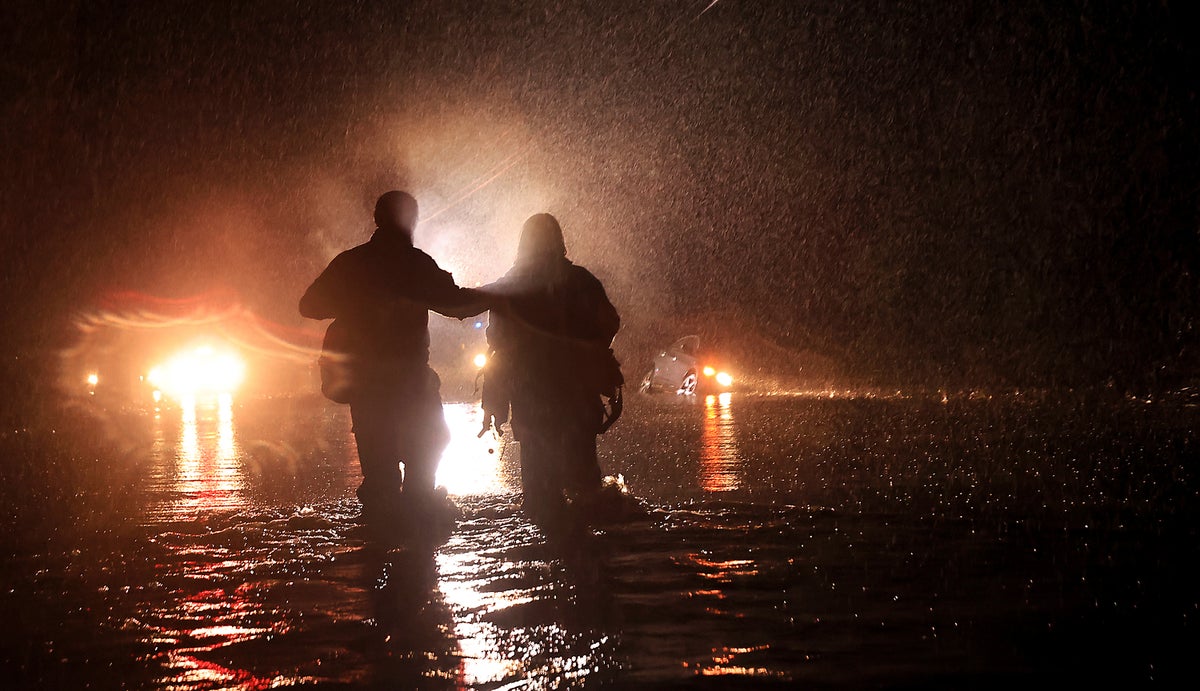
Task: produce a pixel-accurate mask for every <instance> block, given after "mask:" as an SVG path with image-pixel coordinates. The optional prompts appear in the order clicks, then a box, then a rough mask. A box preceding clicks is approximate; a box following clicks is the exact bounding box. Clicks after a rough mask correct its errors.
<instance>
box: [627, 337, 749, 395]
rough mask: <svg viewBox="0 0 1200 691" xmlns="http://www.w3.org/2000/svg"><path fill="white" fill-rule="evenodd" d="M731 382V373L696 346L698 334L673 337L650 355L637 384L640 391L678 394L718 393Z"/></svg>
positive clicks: (698, 340)
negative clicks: (675, 338)
mask: <svg viewBox="0 0 1200 691" xmlns="http://www.w3.org/2000/svg"><path fill="white" fill-rule="evenodd" d="M732 386H733V375H731V374H729V372H728V371H726V370H725V369H722V368H720V367H718V366H717V363H716V361H715V359H714V358H712V357H711V356H709V355H708V354H706V353H702V352H701V350H700V337H699V336H695V335H691V336H684V337H683V338H681V339H679V340H678V341H675V342H674V343H672V344H671V345H670V347H668V348H666V349H664V350H662V351H661V352H659V354H658V355H656V356H655V357H654V360H653V363H652V364H651V366H650V369H649V370H647V371H646V373H645V374H644V375H642V378H641V380H640V382H639V384H638V391H639V392H641V393H654V392H657V391H670V392H674V393H676V394H678V395H682V396H692V395H695V394H696V393H697V392H698V391H699V392H700V393H720V392H722V391H727V390H729V388H730V387H732Z"/></svg>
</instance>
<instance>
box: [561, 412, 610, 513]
mask: <svg viewBox="0 0 1200 691" xmlns="http://www.w3.org/2000/svg"><path fill="white" fill-rule="evenodd" d="M564 413H565V414H564V416H563V421H562V425H563V426H562V429H563V433H562V438H563V456H562V459H560V461H559V462H560V463H562V465H563V487H564V489H566V492H568V494H569V495H570V497H571V498H572V500H575V501H576V503H581V504H586V503H587V501H590V500H592V499H594V498H595V497H596V495H598V494H599V492H600V488H601V486H602V473H601V471H600V459H599V457H598V456H596V432H598V431H599V429H600V421H601V420H602V419H604V407H602V405H601V404H600V401H599V399H598V398H596V397H595V396H580V397H578V399H576V401H572V402H571V405H570V407H569V408H565V407H564Z"/></svg>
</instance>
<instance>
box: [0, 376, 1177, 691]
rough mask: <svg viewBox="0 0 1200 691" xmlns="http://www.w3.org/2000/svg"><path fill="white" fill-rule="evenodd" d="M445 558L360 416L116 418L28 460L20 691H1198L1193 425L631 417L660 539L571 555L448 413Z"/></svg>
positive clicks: (505, 468) (8, 571)
mask: <svg viewBox="0 0 1200 691" xmlns="http://www.w3.org/2000/svg"><path fill="white" fill-rule="evenodd" d="M446 417H447V420H448V422H449V423H450V425H451V428H452V430H453V434H454V441H453V443H452V446H451V447H450V449H448V451H447V453H446V456H445V457H444V459H443V462H442V465H441V468H440V470H439V475H438V480H439V483H440V484H442V485H444V486H445V487H447V489H448V490H449V491H450V493H451V495H452V496H453V497H454V498H455V500H456V501H457V502H458V504H459V506H460V507H461V508H462V509H463V512H464V516H463V519H462V521H461V522H460V524H459V526H458V527H457V529H456V530H455V532H454V533H453V535H451V536H450V538H449V539H448V540H447V541H446V542H445V543H444V544H438V545H429V546H424V547H422V546H415V545H412V544H402V543H400V542H397V541H395V540H390V539H388V536H386V535H379V534H378V533H377V532H374V531H368V530H367V529H366V528H365V527H364V526H362V525H361V524H360V523H359V522H358V506H357V502H356V500H355V499H354V496H353V490H354V488H355V487H356V486H357V484H358V479H359V478H358V466H357V459H356V456H355V451H354V444H353V438H352V437H351V435H350V423H349V416H348V414H347V411H346V409H345V408H344V407H338V406H332V405H326V404H325V403H324V402H323V401H320V400H315V399H285V400H277V401H246V402H242V401H238V400H235V399H232V398H229V397H220V398H217V399H213V400H203V401H185V402H183V403H181V404H180V405H178V406H171V407H164V408H163V409H161V410H158V411H142V410H108V409H105V408H104V406H103V405H101V404H100V402H96V401H86V402H83V403H80V404H76V405H71V406H67V407H66V408H64V409H62V410H56V411H55V412H54V413H53V414H52V415H51V416H50V417H47V418H46V419H44V420H39V421H37V424H30V425H28V426H24V427H15V428H14V429H12V430H8V431H6V432H5V433H4V437H3V450H4V452H5V456H6V458H5V466H4V471H3V472H4V475H3V477H2V479H3V480H4V482H3V485H4V487H3V488H2V490H0V491H2V492H3V494H2V495H0V496H2V498H3V499H4V502H5V509H4V514H3V517H4V519H5V521H6V526H7V528H8V529H7V530H6V531H5V535H6V537H5V538H4V542H3V543H2V544H3V548H4V552H3V553H4V554H5V556H6V557H7V558H6V560H5V562H6V563H5V564H4V565H3V567H2V570H0V574H3V577H4V580H3V592H2V593H0V606H2V608H3V609H0V613H2V614H3V616H4V620H5V621H6V622H7V623H8V626H6V627H5V630H4V633H3V634H0V641H3V663H4V668H5V670H6V673H7V674H6V676H7V677H8V678H9V679H10V680H11V682H12V683H13V684H15V686H17V687H22V688H79V687H83V686H92V687H98V688H118V687H123V688H170V689H216V688H237V689H260V688H269V687H277V686H289V685H321V686H331V687H339V688H367V687H387V688H392V687H395V688H438V689H441V688H472V689H475V688H479V689H500V688H574V687H580V686H603V685H614V686H621V687H641V688H664V687H684V688H729V687H742V688H762V687H769V686H772V685H778V686H780V687H794V686H805V687H817V688H831V687H836V688H863V687H888V688H895V687H911V688H930V687H934V688H963V687H973V688H979V687H1005V688H1008V687H1011V686H1012V685H1015V684H1021V685H1026V686H1034V687H1045V686H1059V685H1062V684H1072V685H1074V684H1079V683H1099V682H1101V681H1103V682H1107V683H1114V682H1116V683H1127V684H1131V685H1137V686H1144V685H1147V684H1150V683H1152V682H1159V683H1162V684H1164V685H1166V686H1168V687H1169V686H1173V685H1176V684H1179V685H1182V681H1183V680H1188V679H1190V678H1192V677H1194V673H1193V672H1192V670H1191V667H1190V660H1189V658H1190V655H1191V654H1192V653H1193V652H1194V651H1195V650H1196V643H1197V637H1196V625H1195V619H1196V617H1197V616H1198V615H1200V611H1198V608H1200V588H1198V587H1197V586H1196V583H1197V582H1200V580H1198V576H1200V573H1197V570H1196V568H1195V567H1194V566H1192V564H1193V563H1195V562H1197V561H1200V560H1198V559H1197V558H1196V557H1197V556H1200V555H1198V554H1197V552H1198V551H1200V548H1198V546H1197V545H1198V541H1197V537H1198V536H1197V534H1196V533H1197V522H1196V517H1197V511H1196V508H1197V506H1198V502H1197V496H1196V491H1197V487H1198V483H1197V479H1196V476H1195V474H1196V467H1195V463H1194V459H1195V457H1196V438H1195V433H1194V431H1193V430H1194V429H1195V422H1196V417H1197V409H1196V408H1194V407H1190V406H1189V405H1187V404H1184V403H1161V402H1159V403H1146V402H1139V401H1117V402H1108V403H1103V404H1101V403H1091V404H1086V405H1085V404H1080V403H1064V402H1062V401H1058V402H1049V401H1043V400H1029V399H1026V398H1021V397H1016V396H1010V397H1007V398H1004V399H973V398H970V397H947V398H945V399H942V398H940V397H937V396H930V397H924V398H922V397H904V396H891V397H876V396H849V395H836V394H833V395H821V396H817V395H773V396H765V395H761V396H752V395H742V394H737V393H735V394H725V395H722V396H712V397H695V398H693V399H687V398H684V397H673V396H665V397H645V396H640V397H634V398H632V400H631V401H630V402H629V403H628V405H627V409H626V412H625V415H624V417H623V418H622V420H621V421H620V422H619V423H618V424H617V425H616V426H615V427H614V428H613V429H612V430H611V431H610V432H609V433H608V434H607V435H605V436H604V437H603V438H602V440H601V447H600V449H601V460H602V463H603V465H604V467H605V470H606V472H608V473H610V474H612V475H614V476H617V475H619V476H620V477H622V478H623V480H624V482H625V483H626V485H627V487H628V489H629V491H630V492H631V493H632V494H633V495H635V496H636V497H638V498H639V499H640V500H641V501H642V502H643V503H644V506H645V509H646V511H645V515H644V516H643V517H641V518H638V519H635V520H630V521H627V522H623V523H620V524H616V525H609V526H605V527H603V528H599V529H596V530H592V531H587V532H574V533H570V534H565V535H550V536H547V535H546V534H544V533H543V532H542V531H541V530H539V529H538V528H536V527H535V526H533V525H532V524H531V523H530V522H529V521H528V520H527V519H526V518H525V516H524V515H523V514H522V512H521V510H520V506H519V496H518V494H517V493H516V488H517V486H518V463H519V459H518V453H517V449H516V448H515V447H514V446H512V445H510V444H509V443H508V440H507V438H504V439H496V438H493V437H485V438H483V439H480V438H477V437H476V432H477V431H478V429H479V414H478V412H477V411H476V410H475V408H474V407H473V406H470V405H460V404H454V405H447V407H446Z"/></svg>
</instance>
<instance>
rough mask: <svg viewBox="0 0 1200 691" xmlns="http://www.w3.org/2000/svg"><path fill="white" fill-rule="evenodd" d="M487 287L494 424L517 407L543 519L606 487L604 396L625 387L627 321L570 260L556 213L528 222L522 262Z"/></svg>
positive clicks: (529, 502)
mask: <svg viewBox="0 0 1200 691" xmlns="http://www.w3.org/2000/svg"><path fill="white" fill-rule="evenodd" d="M480 290H481V291H482V292H486V293H488V294H489V295H490V296H491V297H492V299H493V301H494V302H493V306H492V310H491V313H490V315H489V325H488V330H487V339H488V345H489V349H490V351H491V359H490V360H489V362H488V365H487V369H486V370H485V373H484V392H483V408H484V415H485V429H486V428H487V427H490V426H491V425H493V424H495V425H496V427H497V428H499V426H500V425H501V424H502V423H504V422H505V421H506V420H508V418H509V411H510V410H511V414H512V415H511V417H512V420H511V425H512V430H513V436H514V437H516V439H517V441H518V442H519V443H520V448H521V486H522V490H523V493H524V501H523V505H524V508H525V509H526V511H528V512H530V513H532V514H535V516H536V514H538V513H542V514H544V513H545V512H546V511H552V510H554V509H556V508H559V507H560V506H562V505H564V504H565V502H570V503H573V504H586V503H588V502H589V501H591V500H593V499H594V498H596V497H597V496H598V493H599V491H600V489H601V484H602V480H601V472H600V464H599V461H598V460H597V457H596V435H597V434H599V433H600V432H601V431H602V425H603V423H604V416H605V412H606V411H605V407H604V403H603V399H602V398H601V396H602V394H603V395H614V394H619V386H620V384H621V382H620V369H619V366H618V365H617V363H616V360H615V359H613V358H612V351H611V350H610V349H609V346H610V345H611V344H612V340H613V338H614V337H615V336H616V334H617V330H618V329H619V328H620V325H621V319H620V317H619V316H618V315H617V310H616V308H614V307H613V305H612V303H611V302H609V299H608V296H607V295H606V294H605V292H604V286H603V285H602V284H601V283H600V281H599V280H598V279H597V278H596V277H595V276H593V275H592V274H591V272H589V271H588V270H587V269H585V268H583V267H582V266H578V265H576V264H573V263H572V262H571V261H570V260H568V259H567V256H566V244H565V243H564V241H563V233H562V228H561V227H560V226H559V224H558V221H557V220H556V219H555V218H554V217H553V216H551V215H550V214H537V215H536V216H533V217H531V218H530V219H529V220H527V221H526V222H525V225H524V227H523V228H522V230H521V238H520V241H519V244H518V247H517V259H516V262H515V263H514V264H513V266H512V268H511V269H510V270H509V271H508V273H506V274H505V275H504V276H503V277H502V278H501V279H499V280H498V281H496V282H495V283H492V284H491V285H489V286H487V287H484V288H481V289H480ZM614 377H615V378H616V380H615V381H614V379H613V378H614Z"/></svg>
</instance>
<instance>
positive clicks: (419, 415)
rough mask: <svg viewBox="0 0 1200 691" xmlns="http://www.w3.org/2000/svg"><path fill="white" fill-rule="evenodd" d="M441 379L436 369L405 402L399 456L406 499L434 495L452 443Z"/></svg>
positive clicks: (428, 374)
mask: <svg viewBox="0 0 1200 691" xmlns="http://www.w3.org/2000/svg"><path fill="white" fill-rule="evenodd" d="M440 388H441V382H440V381H439V380H438V377H437V375H436V374H435V373H434V372H433V370H429V371H428V373H427V374H426V381H425V382H424V383H423V384H422V385H421V386H419V387H418V388H417V389H416V390H413V391H410V392H408V394H407V395H406V396H405V397H404V401H403V414H402V415H401V416H400V420H399V422H398V425H397V428H398V432H399V435H398V438H399V457H400V459H401V461H402V462H403V463H404V479H403V487H404V496H405V500H406V501H422V500H428V499H430V498H431V497H433V496H434V484H435V482H436V479H437V468H438V463H439V462H440V461H441V459H442V453H443V452H444V451H445V450H446V447H447V446H448V445H449V443H450V428H449V427H448V426H447V425H446V416H445V414H444V413H443V412H442V396H441V391H440Z"/></svg>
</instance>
